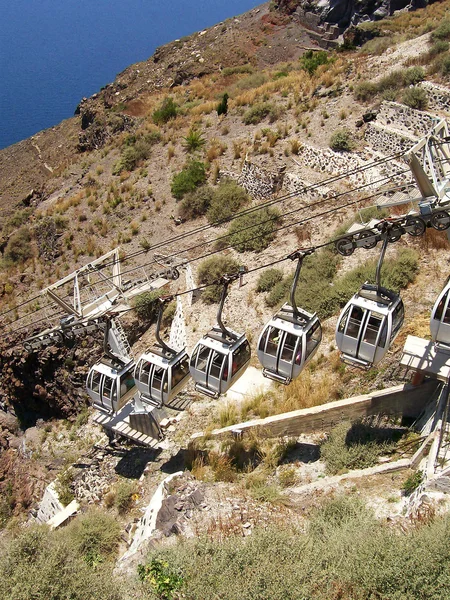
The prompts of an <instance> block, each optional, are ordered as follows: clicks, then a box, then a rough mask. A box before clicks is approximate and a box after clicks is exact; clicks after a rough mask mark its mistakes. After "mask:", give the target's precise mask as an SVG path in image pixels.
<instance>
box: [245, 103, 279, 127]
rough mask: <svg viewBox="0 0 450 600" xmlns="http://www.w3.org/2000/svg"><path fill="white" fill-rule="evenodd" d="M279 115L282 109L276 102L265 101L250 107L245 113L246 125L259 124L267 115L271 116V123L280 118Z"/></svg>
mask: <svg viewBox="0 0 450 600" xmlns="http://www.w3.org/2000/svg"><path fill="white" fill-rule="evenodd" d="M279 115H280V109H279V108H278V107H277V106H276V105H275V104H272V103H270V102H263V103H261V104H255V106H252V107H251V108H249V109H248V110H247V112H246V113H245V114H244V118H243V121H244V123H245V125H257V124H258V123H261V121H263V120H264V119H265V118H266V117H269V121H270V123H273V122H274V121H276V120H277V119H278V117H279Z"/></svg>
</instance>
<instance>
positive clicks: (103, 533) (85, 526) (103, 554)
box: [66, 510, 121, 566]
mask: <svg viewBox="0 0 450 600" xmlns="http://www.w3.org/2000/svg"><path fill="white" fill-rule="evenodd" d="M66 533H67V534H68V536H69V537H70V539H71V541H72V543H73V547H74V549H75V550H76V552H77V554H79V555H80V556H82V557H83V558H84V559H85V560H86V562H87V563H88V564H89V565H91V566H94V565H96V564H99V563H101V562H103V561H104V560H106V559H108V558H113V557H114V555H115V554H116V553H117V550H118V547H119V541H120V533H121V532H120V525H119V523H118V522H117V520H116V519H114V518H113V517H110V516H109V515H107V514H106V513H102V512H101V511H100V510H90V511H89V512H87V513H85V514H83V515H80V516H79V517H78V518H76V519H75V520H74V521H72V523H70V525H69V526H68V529H67V532H66Z"/></svg>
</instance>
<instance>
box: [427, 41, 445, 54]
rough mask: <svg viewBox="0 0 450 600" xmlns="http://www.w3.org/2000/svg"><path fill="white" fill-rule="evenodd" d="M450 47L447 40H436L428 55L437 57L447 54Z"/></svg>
mask: <svg viewBox="0 0 450 600" xmlns="http://www.w3.org/2000/svg"><path fill="white" fill-rule="evenodd" d="M449 47H450V44H449V43H448V42H447V41H446V40H436V41H435V42H434V44H433V45H432V46H431V48H430V50H429V52H428V54H429V55H430V56H437V55H438V54H443V53H444V52H447V51H448V49H449Z"/></svg>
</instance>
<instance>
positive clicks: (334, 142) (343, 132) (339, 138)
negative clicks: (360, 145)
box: [330, 129, 354, 152]
mask: <svg viewBox="0 0 450 600" xmlns="http://www.w3.org/2000/svg"><path fill="white" fill-rule="evenodd" d="M330 148H331V149H332V150H334V151H335V152H350V151H351V150H352V149H353V148H354V143H353V140H352V134H351V133H350V131H348V129H338V130H337V131H335V132H334V133H333V134H332V136H331V138H330Z"/></svg>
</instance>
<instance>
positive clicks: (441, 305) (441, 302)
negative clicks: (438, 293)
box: [435, 292, 448, 321]
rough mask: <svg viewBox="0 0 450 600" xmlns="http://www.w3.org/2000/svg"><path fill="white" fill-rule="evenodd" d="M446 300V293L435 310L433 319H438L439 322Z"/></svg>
mask: <svg viewBox="0 0 450 600" xmlns="http://www.w3.org/2000/svg"><path fill="white" fill-rule="evenodd" d="M447 298H448V292H447V293H446V294H444V295H443V296H442V298H441V300H440V302H439V304H438V307H437V309H436V315H435V319H438V320H439V321H440V320H441V319H442V313H443V312H444V306H445V302H446V301H447Z"/></svg>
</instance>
